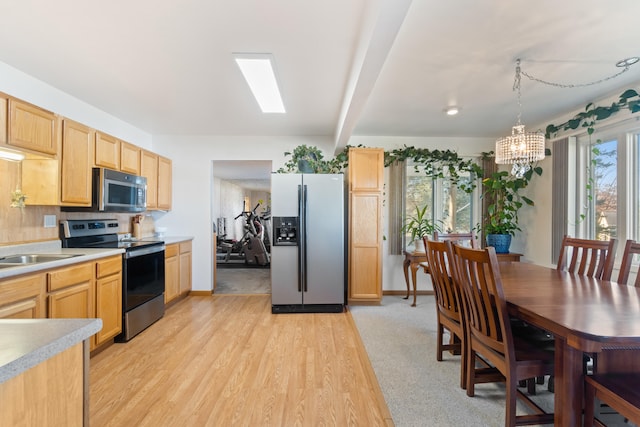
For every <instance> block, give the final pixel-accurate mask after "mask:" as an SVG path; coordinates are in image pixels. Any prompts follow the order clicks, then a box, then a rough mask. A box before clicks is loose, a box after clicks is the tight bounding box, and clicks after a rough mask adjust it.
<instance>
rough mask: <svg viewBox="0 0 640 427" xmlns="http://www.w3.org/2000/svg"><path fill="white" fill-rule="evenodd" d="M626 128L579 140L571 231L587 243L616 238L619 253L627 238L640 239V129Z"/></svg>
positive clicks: (617, 127) (595, 134)
mask: <svg viewBox="0 0 640 427" xmlns="http://www.w3.org/2000/svg"><path fill="white" fill-rule="evenodd" d="M626 126H627V128H626V129H625V127H624V125H618V126H616V127H614V128H612V129H608V130H606V131H603V132H599V133H594V134H593V135H591V137H589V136H588V135H584V136H580V137H578V138H577V142H576V150H575V153H576V158H575V166H576V171H577V172H576V176H575V182H573V183H572V182H571V177H569V180H570V181H569V186H571V185H575V188H576V191H575V200H574V201H573V203H574V205H575V215H574V216H575V219H574V220H573V221H572V219H571V217H569V224H568V225H569V233H570V234H574V235H576V236H578V237H582V238H587V239H598V240H608V239H611V238H615V239H617V240H618V243H619V246H618V251H621V250H622V248H623V247H624V243H625V240H626V239H634V240H638V238H640V224H639V221H638V209H639V208H640V197H639V195H638V190H639V189H640V185H639V184H640V182H639V180H638V176H639V173H638V169H639V168H640V157H639V156H640V154H639V153H640V150H639V145H640V129H638V128H635V129H629V125H628V124H627V125H626ZM569 167H571V165H569ZM569 202H570V203H572V201H571V200H569ZM572 222H573V224H572ZM572 231H573V233H572Z"/></svg>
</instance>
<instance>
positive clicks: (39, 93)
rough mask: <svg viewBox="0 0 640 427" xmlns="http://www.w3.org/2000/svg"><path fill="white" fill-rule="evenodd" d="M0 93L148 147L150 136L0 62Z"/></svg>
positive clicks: (149, 146)
mask: <svg viewBox="0 0 640 427" xmlns="http://www.w3.org/2000/svg"><path fill="white" fill-rule="evenodd" d="M0 92H4V93H6V94H7V95H11V96H14V97H16V98H19V99H21V100H23V101H27V102H30V103H31V104H34V105H37V106H38V107H41V108H44V109H45V110H49V111H51V112H53V113H57V114H60V115H62V116H64V117H67V118H69V119H72V120H75V121H77V122H80V123H82V124H84V125H87V126H89V127H91V128H94V129H97V130H99V131H102V132H104V133H107V134H109V135H112V136H115V137H116V138H120V139H122V140H125V141H127V142H130V143H132V144H135V145H137V146H139V147H142V148H147V149H150V148H151V141H152V137H151V134H149V133H147V132H143V131H142V130H140V129H138V128H136V127H134V126H131V125H130V124H128V123H126V122H124V121H123V120H121V119H119V118H117V117H115V116H113V115H111V114H108V113H106V112H104V111H101V110H99V109H97V108H96V107H94V106H91V105H89V104H87V103H86V102H83V101H80V100H79V99H77V98H74V97H72V96H70V95H67V94H66V93H64V92H62V91H61V90H59V89H56V88H55V87H53V86H50V85H48V84H45V83H43V82H41V81H40V80H36V79H34V78H33V77H31V76H29V75H27V74H25V73H23V72H22V71H19V70H17V69H15V68H13V67H11V66H9V65H7V64H5V63H3V62H0Z"/></svg>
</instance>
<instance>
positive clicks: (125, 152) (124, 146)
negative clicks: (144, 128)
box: [120, 141, 140, 175]
mask: <svg viewBox="0 0 640 427" xmlns="http://www.w3.org/2000/svg"><path fill="white" fill-rule="evenodd" d="M120 170H121V171H122V172H127V173H132V174H134V175H140V148H139V147H136V146H135V145H133V144H129V143H128V142H124V141H120Z"/></svg>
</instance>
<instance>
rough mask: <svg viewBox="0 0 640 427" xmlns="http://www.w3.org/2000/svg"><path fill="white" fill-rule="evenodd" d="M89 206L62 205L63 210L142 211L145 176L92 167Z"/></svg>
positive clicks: (145, 197) (145, 202)
mask: <svg viewBox="0 0 640 427" xmlns="http://www.w3.org/2000/svg"><path fill="white" fill-rule="evenodd" d="M92 180H93V181H92V197H91V199H92V201H91V207H70V206H66V207H62V210H63V211H74V212H78V211H85V212H86V211H91V212H144V211H145V210H146V209H147V178H145V177H142V176H137V175H131V174H128V173H124V172H119V171H116V170H112V169H106V168H93V177H92Z"/></svg>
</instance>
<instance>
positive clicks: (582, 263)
mask: <svg viewBox="0 0 640 427" xmlns="http://www.w3.org/2000/svg"><path fill="white" fill-rule="evenodd" d="M615 255H616V239H610V240H608V241H606V240H590V239H577V238H575V237H569V236H568V235H565V236H564V238H563V239H562V246H561V247H560V255H559V256H558V265H557V269H558V270H566V271H568V272H570V273H574V274H579V275H581V276H588V277H594V278H596V279H602V280H611V273H613V261H614V259H615Z"/></svg>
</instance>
